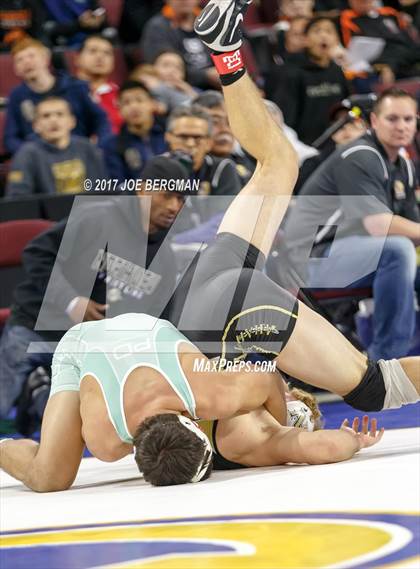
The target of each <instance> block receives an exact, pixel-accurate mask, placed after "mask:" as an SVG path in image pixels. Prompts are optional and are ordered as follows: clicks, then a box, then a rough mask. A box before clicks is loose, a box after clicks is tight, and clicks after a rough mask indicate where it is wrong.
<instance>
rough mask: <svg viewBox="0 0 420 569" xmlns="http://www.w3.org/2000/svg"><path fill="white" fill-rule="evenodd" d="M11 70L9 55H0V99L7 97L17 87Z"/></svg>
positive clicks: (16, 78)
mask: <svg viewBox="0 0 420 569" xmlns="http://www.w3.org/2000/svg"><path fill="white" fill-rule="evenodd" d="M19 83H20V79H19V77H16V75H15V71H14V68H13V58H12V56H11V54H10V53H0V97H6V98H7V97H8V96H9V95H10V91H11V90H12V89H13V88H14V87H16V86H17V85H19Z"/></svg>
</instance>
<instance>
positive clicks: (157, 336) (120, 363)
mask: <svg viewBox="0 0 420 569" xmlns="http://www.w3.org/2000/svg"><path fill="white" fill-rule="evenodd" d="M182 342H186V343H188V344H190V345H192V344H191V342H190V341H189V340H187V339H186V338H185V336H183V335H182V334H181V333H180V332H179V331H178V330H177V329H176V328H175V327H174V326H173V325H172V324H171V323H170V322H168V321H166V320H159V319H158V318H154V317H152V316H148V315H147V314H123V315H121V316H116V317H115V318H109V319H104V320H97V321H95V322H84V323H82V324H77V325H76V326H73V328H71V329H70V330H69V331H68V332H67V333H66V334H65V335H64V336H63V338H62V339H61V341H60V342H59V344H58V346H57V349H56V351H55V353H54V357H53V362H52V379H51V393H50V397H52V396H53V395H55V394H56V393H58V392H60V391H79V389H80V382H81V380H82V379H83V377H85V376H86V375H90V376H93V377H94V378H95V379H96V381H97V382H98V384H99V386H100V388H101V390H102V393H103V396H104V399H105V403H106V407H107V410H108V415H109V418H110V420H111V422H112V424H113V425H114V427H115V430H116V431H117V433H118V436H119V437H120V439H121V440H122V441H124V442H131V441H132V435H131V434H130V433H129V431H128V428H127V423H126V419H125V413H124V409H123V389H124V384H125V382H126V380H127V377H128V376H129V374H130V373H131V372H132V371H133V370H134V369H135V368H137V367H140V366H146V367H151V368H153V369H155V370H157V371H158V372H159V373H161V374H162V375H163V376H164V377H165V379H166V380H167V382H168V383H169V384H170V385H171V387H172V388H173V389H174V391H175V392H176V394H177V395H178V396H179V398H180V399H181V401H182V402H183V403H184V405H185V408H186V409H187V411H188V413H189V414H190V415H191V416H192V417H195V407H196V405H195V399H194V395H193V393H192V391H191V388H190V385H189V383H188V380H187V378H186V377H185V374H184V372H183V370H182V368H181V365H180V363H179V358H178V346H179V344H180V343H182Z"/></svg>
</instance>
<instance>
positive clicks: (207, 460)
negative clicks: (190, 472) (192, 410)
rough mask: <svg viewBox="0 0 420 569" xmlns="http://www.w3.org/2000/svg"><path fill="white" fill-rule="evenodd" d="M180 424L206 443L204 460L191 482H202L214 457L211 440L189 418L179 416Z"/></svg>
mask: <svg viewBox="0 0 420 569" xmlns="http://www.w3.org/2000/svg"><path fill="white" fill-rule="evenodd" d="M178 419H179V422H180V423H182V425H184V427H186V428H187V429H188V430H190V431H192V432H193V433H194V434H195V435H196V436H197V437H198V438H199V439H201V440H202V441H203V442H204V445H205V448H204V453H203V458H202V460H201V462H200V464H199V465H198V468H197V471H196V473H195V474H194V476H193V477H192V478H191V482H200V480H201V479H202V478H203V476H204V475H205V474H206V472H207V469H208V467H209V465H210V462H211V459H212V456H213V447H212V446H211V443H210V441H209V438H208V437H207V435H206V434H205V433H203V431H202V430H201V429H200V428H199V427H198V426H197V423H195V422H194V421H192V420H191V419H189V418H188V417H184V415H178Z"/></svg>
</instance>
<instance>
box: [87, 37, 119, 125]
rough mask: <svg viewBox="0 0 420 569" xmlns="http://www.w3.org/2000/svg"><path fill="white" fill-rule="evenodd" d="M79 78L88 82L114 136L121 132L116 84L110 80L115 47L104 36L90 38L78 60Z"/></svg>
mask: <svg viewBox="0 0 420 569" xmlns="http://www.w3.org/2000/svg"><path fill="white" fill-rule="evenodd" d="M76 67H77V77H78V78H79V79H82V80H84V81H87V82H88V83H89V85H90V91H91V93H92V95H93V98H94V99H95V100H96V101H97V102H98V104H99V105H100V106H101V107H102V109H103V110H104V111H105V112H106V114H107V116H108V120H109V122H110V124H111V127H112V132H113V133H114V134H116V133H118V132H119V131H120V128H121V125H122V117H121V115H120V111H119V108H118V91H119V87H118V85H117V84H116V83H113V82H112V81H110V80H109V77H110V75H111V73H112V72H113V71H114V67H115V57H114V47H113V45H112V43H111V41H110V40H108V39H106V38H104V37H102V36H88V37H87V38H86V39H85V41H84V42H83V44H82V47H81V48H80V51H79V55H78V57H77V60H76Z"/></svg>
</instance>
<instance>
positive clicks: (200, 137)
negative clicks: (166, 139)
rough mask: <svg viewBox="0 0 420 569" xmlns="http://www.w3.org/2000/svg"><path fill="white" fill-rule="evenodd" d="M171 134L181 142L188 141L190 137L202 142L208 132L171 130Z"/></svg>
mask: <svg viewBox="0 0 420 569" xmlns="http://www.w3.org/2000/svg"><path fill="white" fill-rule="evenodd" d="M171 134H172V135H173V136H175V138H178V140H181V141H182V142H188V140H189V139H190V138H192V139H193V140H194V142H196V143H197V144H199V143H200V142H203V140H206V139H207V138H208V137H209V136H208V134H187V133H185V134H176V133H175V132H172V133H171Z"/></svg>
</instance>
